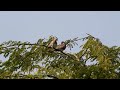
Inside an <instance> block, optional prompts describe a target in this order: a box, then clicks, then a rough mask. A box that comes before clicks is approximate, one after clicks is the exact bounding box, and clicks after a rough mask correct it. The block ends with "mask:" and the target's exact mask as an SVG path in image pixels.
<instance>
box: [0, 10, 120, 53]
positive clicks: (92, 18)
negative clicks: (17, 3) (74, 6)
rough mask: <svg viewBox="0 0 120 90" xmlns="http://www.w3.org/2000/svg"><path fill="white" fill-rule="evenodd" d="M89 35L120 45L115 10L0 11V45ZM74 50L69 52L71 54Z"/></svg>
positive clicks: (119, 23)
mask: <svg viewBox="0 0 120 90" xmlns="http://www.w3.org/2000/svg"><path fill="white" fill-rule="evenodd" d="M86 33H89V34H91V35H93V36H95V37H97V38H99V39H100V40H101V41H102V42H103V44H105V45H107V46H114V45H117V46H120V39H119V38H120V35H119V34H120V12H119V11H0V37H1V38H0V43H2V42H4V41H9V40H17V41H30V42H32V43H34V42H36V41H37V40H38V39H39V38H48V37H49V36H50V35H54V36H57V37H58V39H59V43H60V42H61V41H64V40H67V39H70V38H71V39H72V38H75V37H80V38H82V37H85V36H86ZM76 51H78V49H76V48H75V49H73V52H76Z"/></svg>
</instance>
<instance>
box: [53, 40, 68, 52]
mask: <svg viewBox="0 0 120 90" xmlns="http://www.w3.org/2000/svg"><path fill="white" fill-rule="evenodd" d="M55 49H56V50H60V51H64V50H65V49H66V43H65V42H63V41H62V42H61V44H60V45H57V46H56V48H55Z"/></svg>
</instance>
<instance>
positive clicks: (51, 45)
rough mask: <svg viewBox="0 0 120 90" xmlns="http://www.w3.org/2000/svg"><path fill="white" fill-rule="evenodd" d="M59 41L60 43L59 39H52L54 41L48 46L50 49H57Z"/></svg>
mask: <svg viewBox="0 0 120 90" xmlns="http://www.w3.org/2000/svg"><path fill="white" fill-rule="evenodd" d="M57 41H58V38H57V37H52V41H51V42H50V44H49V45H48V48H56V46H57Z"/></svg>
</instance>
